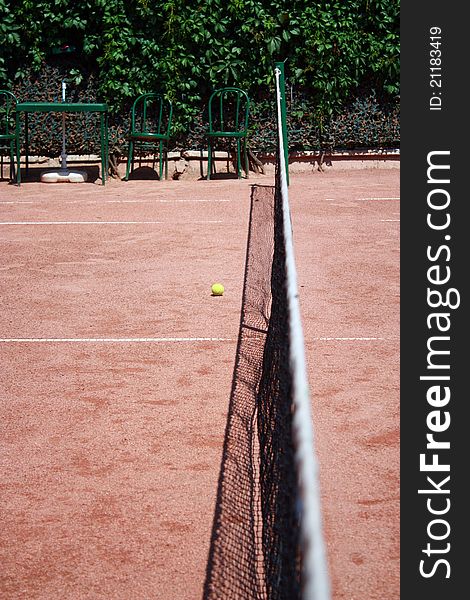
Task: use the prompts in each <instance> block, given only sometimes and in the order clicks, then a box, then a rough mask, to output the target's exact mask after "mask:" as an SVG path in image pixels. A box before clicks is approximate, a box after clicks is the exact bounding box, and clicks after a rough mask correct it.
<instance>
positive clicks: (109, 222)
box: [0, 221, 223, 226]
mask: <svg viewBox="0 0 470 600" xmlns="http://www.w3.org/2000/svg"><path fill="white" fill-rule="evenodd" d="M218 223H223V221H184V222H176V221H0V226H7V225H215V224H218Z"/></svg>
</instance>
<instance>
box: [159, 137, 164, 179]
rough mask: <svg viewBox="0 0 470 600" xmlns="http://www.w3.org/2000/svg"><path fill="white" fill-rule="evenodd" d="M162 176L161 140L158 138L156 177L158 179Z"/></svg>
mask: <svg viewBox="0 0 470 600" xmlns="http://www.w3.org/2000/svg"><path fill="white" fill-rule="evenodd" d="M162 176H163V141H162V140H160V144H159V147H158V178H159V179H160V181H161V180H162Z"/></svg>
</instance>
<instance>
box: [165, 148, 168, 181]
mask: <svg viewBox="0 0 470 600" xmlns="http://www.w3.org/2000/svg"><path fill="white" fill-rule="evenodd" d="M165 180H166V181H168V148H165Z"/></svg>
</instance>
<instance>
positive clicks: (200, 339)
mask: <svg viewBox="0 0 470 600" xmlns="http://www.w3.org/2000/svg"><path fill="white" fill-rule="evenodd" d="M234 341H235V340H234V339H233V338H223V337H135V338H132V337H128V338H124V337H123V338H117V337H102V338H0V343H1V344H7V343H8V344H16V343H24V344H43V343H101V344H107V343H182V342H234Z"/></svg>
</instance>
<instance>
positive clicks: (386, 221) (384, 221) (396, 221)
mask: <svg viewBox="0 0 470 600" xmlns="http://www.w3.org/2000/svg"><path fill="white" fill-rule="evenodd" d="M380 222H381V223H399V222H400V219H380Z"/></svg>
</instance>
